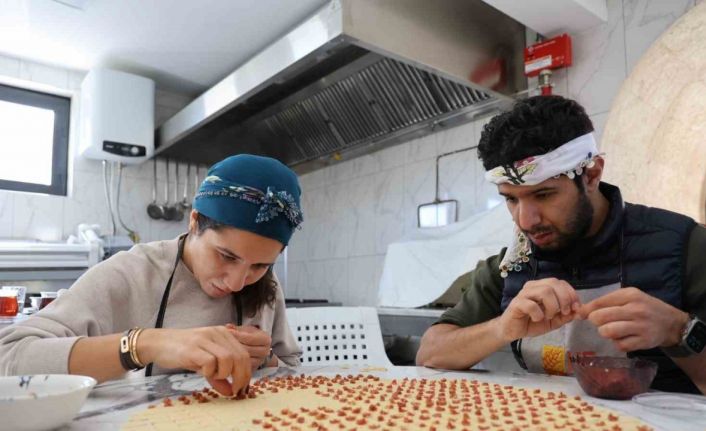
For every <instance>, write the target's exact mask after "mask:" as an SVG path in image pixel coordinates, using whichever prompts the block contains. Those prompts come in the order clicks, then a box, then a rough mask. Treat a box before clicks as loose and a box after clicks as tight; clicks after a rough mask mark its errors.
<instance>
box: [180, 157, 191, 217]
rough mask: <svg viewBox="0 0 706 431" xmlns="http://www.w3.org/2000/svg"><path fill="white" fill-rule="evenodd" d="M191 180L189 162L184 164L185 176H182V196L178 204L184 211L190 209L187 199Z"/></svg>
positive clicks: (189, 202)
mask: <svg viewBox="0 0 706 431" xmlns="http://www.w3.org/2000/svg"><path fill="white" fill-rule="evenodd" d="M190 182H191V162H189V163H187V164H186V176H185V177H184V197H183V198H182V199H181V203H180V204H179V206H180V207H181V210H182V211H184V212H185V213H186V212H188V211H191V201H190V200H189V197H188V195H189V183H190Z"/></svg>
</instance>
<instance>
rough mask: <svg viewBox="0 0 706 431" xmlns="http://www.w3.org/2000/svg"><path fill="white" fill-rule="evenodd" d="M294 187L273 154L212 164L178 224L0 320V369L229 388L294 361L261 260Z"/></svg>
mask: <svg viewBox="0 0 706 431" xmlns="http://www.w3.org/2000/svg"><path fill="white" fill-rule="evenodd" d="M300 195H301V190H300V187H299V183H298V180H297V177H296V175H295V174H294V172H292V171H291V170H290V169H289V168H287V167H286V166H285V165H283V164H282V163H280V162H279V161H277V160H275V159H271V158H267V157H259V156H253V155H247V154H242V155H237V156H232V157H229V158H227V159H225V160H222V161H221V162H219V163H217V164H215V165H214V166H213V167H211V169H209V171H208V174H207V177H206V179H205V180H204V181H203V183H202V184H201V186H200V188H199V190H198V193H197V194H196V197H195V198H194V202H193V210H192V211H191V215H190V219H189V229H188V232H187V233H186V234H184V235H181V236H180V237H179V238H176V239H173V240H168V241H156V242H151V243H147V244H138V245H136V246H134V247H133V248H132V249H131V250H130V251H128V252H121V253H118V254H116V255H115V256H113V257H111V258H110V259H108V260H106V261H104V262H101V263H100V264H98V265H96V266H94V267H93V268H91V269H90V270H88V271H87V272H86V273H85V274H84V275H83V276H82V277H81V278H80V279H79V280H77V281H76V283H75V284H74V285H73V286H72V287H71V288H70V289H69V290H68V292H66V293H65V294H64V295H62V296H61V297H60V298H58V299H57V300H55V301H54V302H53V303H52V304H50V305H49V306H47V307H46V308H44V309H43V310H41V311H40V312H38V313H36V314H35V315H33V316H32V317H30V318H29V319H27V320H25V321H23V322H20V323H18V324H16V325H13V326H11V327H8V328H6V329H4V330H3V331H0V372H1V373H2V374H6V375H17V374H39V373H42V374H49V373H71V374H82V375H88V376H92V377H94V378H96V379H97V380H99V381H104V380H108V379H113V378H117V377H121V376H122V375H123V374H125V372H126V371H132V370H141V369H143V368H145V373H146V374H147V375H151V374H153V373H167V372H175V371H179V370H184V369H186V370H191V371H195V372H198V373H200V374H202V375H203V376H204V377H206V378H207V379H208V380H209V382H210V383H211V385H212V386H213V387H214V388H215V389H216V390H218V391H219V392H221V393H223V394H226V395H232V394H236V393H238V392H239V391H240V390H242V389H243V388H245V387H247V384H248V382H249V381H250V376H251V372H252V370H253V369H256V368H259V367H264V366H278V365H291V366H296V365H299V356H300V354H301V351H300V350H299V347H298V346H297V343H296V341H295V339H294V337H293V335H292V333H291V331H290V329H289V327H288V325H287V320H286V314H285V307H284V296H283V293H282V289H281V287H280V285H279V282H278V281H277V278H276V276H275V274H274V273H273V271H272V265H273V264H274V263H275V260H276V259H277V256H279V254H280V253H281V252H282V251H283V250H284V248H285V247H286V246H287V244H288V243H289V240H290V238H291V236H292V234H293V232H294V231H295V230H296V229H297V227H298V226H299V225H300V224H301V222H302V212H301V207H300Z"/></svg>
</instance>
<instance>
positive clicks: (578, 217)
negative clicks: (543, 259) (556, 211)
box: [525, 190, 593, 251]
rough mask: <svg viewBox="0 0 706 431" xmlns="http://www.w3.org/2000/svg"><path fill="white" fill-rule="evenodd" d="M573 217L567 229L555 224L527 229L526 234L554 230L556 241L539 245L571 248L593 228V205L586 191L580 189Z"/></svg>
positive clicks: (556, 248) (555, 249) (551, 249)
mask: <svg viewBox="0 0 706 431" xmlns="http://www.w3.org/2000/svg"><path fill="white" fill-rule="evenodd" d="M572 214H573V215H572V217H571V218H570V219H569V220H568V222H567V223H566V228H565V230H558V229H556V228H555V227H553V226H540V227H537V228H535V229H532V230H530V231H525V234H533V235H538V234H541V233H546V232H552V233H554V234H555V239H554V241H553V242H552V243H551V244H549V245H546V246H543V247H539V246H537V247H539V248H540V249H542V250H547V251H557V250H563V249H566V248H569V247H570V246H571V245H573V244H574V243H575V242H576V241H577V240H579V239H581V238H583V237H585V236H586V234H587V233H588V231H589V230H590V229H591V224H592V223H593V205H591V201H590V200H589V199H588V195H587V194H586V192H585V191H583V190H579V197H578V201H577V202H576V205H575V207H574V211H572Z"/></svg>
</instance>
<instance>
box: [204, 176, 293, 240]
mask: <svg viewBox="0 0 706 431" xmlns="http://www.w3.org/2000/svg"><path fill="white" fill-rule="evenodd" d="M207 196H209V197H210V196H225V197H231V198H235V199H242V200H244V201H247V202H250V203H252V204H255V205H260V210H259V211H258V213H257V216H256V218H255V223H263V222H266V221H269V220H272V219H273V218H275V217H277V216H278V215H279V214H282V215H284V216H285V217H286V218H287V220H289V223H290V224H291V225H292V226H293V227H295V228H297V227H299V225H300V224H301V223H302V221H304V216H303V214H302V210H301V209H300V208H299V206H298V205H297V203H296V201H295V199H294V197H293V196H292V195H291V194H289V193H288V192H286V191H276V190H274V189H273V188H272V187H268V188H267V191H266V192H263V191H262V190H259V189H256V188H254V187H249V186H244V185H242V184H236V183H231V182H228V181H226V180H224V179H222V178H220V177H218V176H216V175H210V176H208V177H206V178H205V179H204V180H203V183H202V184H201V187H200V189H199V192H198V193H197V194H196V196H195V199H200V198H203V197H207Z"/></svg>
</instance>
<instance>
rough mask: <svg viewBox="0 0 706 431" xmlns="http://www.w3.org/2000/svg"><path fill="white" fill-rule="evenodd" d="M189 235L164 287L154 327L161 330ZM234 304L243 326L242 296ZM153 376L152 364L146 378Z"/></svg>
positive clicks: (239, 322)
mask: <svg viewBox="0 0 706 431" xmlns="http://www.w3.org/2000/svg"><path fill="white" fill-rule="evenodd" d="M187 235H188V234H186V235H184V236H182V237H180V238H179V250H178V251H177V256H176V260H175V261H174V268H173V269H172V273H171V275H170V276H169V281H167V285H166V286H165V287H164V293H163V294H162V302H161V303H160V304H159V313H157V322H155V324H154V327H155V328H156V329H159V328H161V327H162V325H164V314H165V313H166V312H167V302H169V291H170V290H171V288H172V280H173V279H174V273H175V272H176V269H177V266H178V265H179V261H180V260H181V256H182V255H183V254H184V243H185V242H186V237H187ZM233 302H235V313H236V324H237V326H241V325H242V324H243V304H242V302H241V300H240V295H238V294H235V293H234V294H233ZM151 375H152V363H150V364H148V365H147V369H146V370H145V376H147V377H149V376H151Z"/></svg>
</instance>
